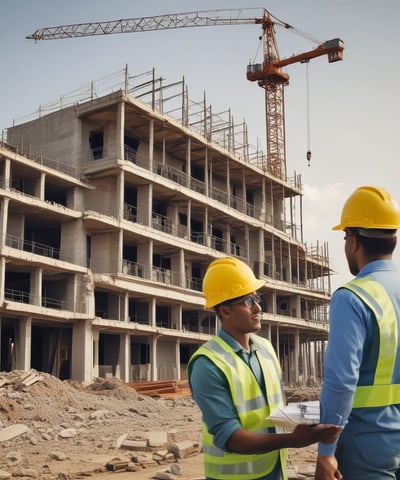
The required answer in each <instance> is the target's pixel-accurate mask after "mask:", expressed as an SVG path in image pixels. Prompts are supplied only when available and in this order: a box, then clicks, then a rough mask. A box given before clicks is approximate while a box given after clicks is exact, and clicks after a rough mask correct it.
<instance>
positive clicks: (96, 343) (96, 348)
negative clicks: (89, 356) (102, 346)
mask: <svg viewBox="0 0 400 480" xmlns="http://www.w3.org/2000/svg"><path fill="white" fill-rule="evenodd" d="M99 336H100V332H99V331H98V330H94V331H93V378H95V377H98V376H99Z"/></svg>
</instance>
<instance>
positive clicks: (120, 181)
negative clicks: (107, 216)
mask: <svg viewBox="0 0 400 480" xmlns="http://www.w3.org/2000/svg"><path fill="white" fill-rule="evenodd" d="M124 187H125V172H124V171H123V170H120V172H119V175H118V176H117V198H116V202H117V208H116V210H117V217H118V218H124Z"/></svg>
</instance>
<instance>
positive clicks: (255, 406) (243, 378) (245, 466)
mask: <svg viewBox="0 0 400 480" xmlns="http://www.w3.org/2000/svg"><path fill="white" fill-rule="evenodd" d="M251 338H252V341H253V345H254V346H255V348H256V349H257V352H256V354H257V358H258V360H259V363H260V365H261V370H262V372H263V376H264V379H265V386H266V390H267V397H268V403H267V401H266V399H265V397H264V395H263V393H262V391H261V388H260V386H259V384H258V383H257V381H256V379H255V377H254V375H253V373H252V372H251V370H250V368H249V366H248V365H246V363H245V362H244V361H243V360H242V359H241V358H240V357H239V356H238V355H237V353H236V352H235V351H234V350H233V349H232V348H231V347H230V346H229V345H228V344H227V343H226V342H225V341H224V340H222V338H221V337H219V336H215V337H213V338H212V339H211V340H209V341H208V342H206V343H205V344H203V345H202V346H201V347H200V348H199V349H198V350H197V351H196V352H195V353H194V354H193V356H192V357H191V359H190V360H189V364H188V368H189V375H190V370H191V365H192V362H193V361H194V360H195V359H196V358H197V357H199V356H201V355H205V356H206V357H208V358H209V359H210V360H211V361H212V362H213V363H214V364H215V365H216V366H217V367H218V368H219V369H220V370H221V371H222V372H223V373H224V375H225V376H226V378H227V381H228V384H229V388H230V393H231V396H232V400H233V403H234V405H235V407H236V410H237V413H238V417H239V419H240V422H241V424H242V427H243V428H244V429H246V430H250V431H253V432H259V433H268V427H272V426H273V425H272V424H271V422H269V421H268V420H266V417H267V416H268V415H269V414H270V413H271V412H272V411H273V410H275V409H276V408H278V407H280V408H281V407H283V405H284V401H283V394H282V384H281V367H280V364H279V361H278V359H277V358H276V355H275V352H274V350H273V347H272V345H271V344H270V342H269V341H267V340H266V339H264V338H261V337H259V336H257V335H252V337H251ZM203 451H204V465H205V474H206V476H207V477H211V478H215V479H220V480H235V479H237V480H238V479H240V480H251V479H254V478H259V477H262V476H264V475H267V474H268V473H270V472H271V471H272V470H273V469H274V467H275V466H276V464H277V462H278V461H279V459H280V461H281V466H282V472H283V473H282V474H283V478H284V479H287V476H286V458H287V451H286V449H281V450H273V451H271V452H268V453H254V454H251V453H246V454H241V453H234V452H226V451H224V450H222V449H220V448H219V447H217V446H216V445H215V443H214V436H213V435H211V434H210V433H209V432H208V430H207V426H206V425H205V423H204V422H203Z"/></svg>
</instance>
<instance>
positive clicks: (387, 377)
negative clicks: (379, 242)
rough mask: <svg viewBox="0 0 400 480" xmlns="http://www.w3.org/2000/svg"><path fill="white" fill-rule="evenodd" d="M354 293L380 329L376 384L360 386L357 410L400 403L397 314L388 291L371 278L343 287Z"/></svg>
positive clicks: (356, 394) (355, 403) (360, 279)
mask: <svg viewBox="0 0 400 480" xmlns="http://www.w3.org/2000/svg"><path fill="white" fill-rule="evenodd" d="M343 287H344V288H347V289H348V290H351V291H352V292H354V293H355V294H356V295H357V296H358V297H359V298H360V299H361V300H362V301H363V302H364V303H365V304H366V305H367V306H368V307H369V308H370V309H371V310H372V313H373V314H374V316H375V319H376V322H377V325H378V329H379V354H378V359H377V365H376V370H375V375H374V381H373V383H372V385H358V386H357V388H356V391H355V394H354V400H353V408H364V407H384V406H388V405H395V404H400V384H393V383H392V378H393V369H394V366H395V362H396V357H397V350H398V325H397V315H396V310H395V308H394V305H393V302H392V300H391V298H390V296H389V294H388V293H387V291H386V289H385V288H384V287H383V286H382V285H381V284H380V283H379V282H377V281H376V280H373V279H372V278H370V277H362V278H356V279H354V280H351V281H350V282H348V283H347V284H345V285H344V286H343Z"/></svg>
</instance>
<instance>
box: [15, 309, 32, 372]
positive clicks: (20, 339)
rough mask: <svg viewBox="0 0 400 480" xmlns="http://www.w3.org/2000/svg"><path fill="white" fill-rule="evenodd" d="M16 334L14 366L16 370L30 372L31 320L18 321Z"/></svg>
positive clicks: (20, 319)
mask: <svg viewBox="0 0 400 480" xmlns="http://www.w3.org/2000/svg"><path fill="white" fill-rule="evenodd" d="M18 327H19V328H18V334H17V340H16V366H15V368H17V369H18V370H30V368H31V345H32V318H31V317H21V318H19V319H18Z"/></svg>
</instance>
